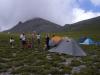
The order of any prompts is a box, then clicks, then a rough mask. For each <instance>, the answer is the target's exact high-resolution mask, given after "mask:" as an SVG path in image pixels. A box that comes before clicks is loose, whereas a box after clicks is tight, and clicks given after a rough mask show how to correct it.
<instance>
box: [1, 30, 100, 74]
mask: <svg viewBox="0 0 100 75" xmlns="http://www.w3.org/2000/svg"><path fill="white" fill-rule="evenodd" d="M84 33H85V34H84ZM74 34H75V35H74ZM44 35H45V34H44V33H42V40H43V41H44ZM56 35H60V36H66V37H69V38H73V39H74V40H78V39H79V38H80V36H82V35H84V36H87V35H88V37H92V38H93V39H94V40H96V41H99V40H100V38H98V37H100V35H99V33H96V34H95V33H94V34H93V33H90V32H89V33H88V32H81V33H80V32H64V33H56ZM76 35H77V36H76ZM10 36H13V37H14V38H15V40H16V47H15V48H10V47H9V42H8V40H9V37H10ZM27 36H29V34H28V33H27ZM18 37H19V34H18V33H10V34H8V33H0V74H1V75H71V74H72V75H99V74H100V46H96V45H80V47H81V48H82V49H83V50H84V52H86V54H87V56H83V57H80V56H79V57H77V56H72V55H68V54H64V53H55V52H53V53H52V52H49V51H48V50H44V49H43V45H44V42H42V44H41V48H39V49H38V48H37V44H36V45H35V48H34V49H24V50H23V49H21V48H20V47H19V38H18ZM29 38H30V36H29ZM5 39H6V40H5Z"/></svg>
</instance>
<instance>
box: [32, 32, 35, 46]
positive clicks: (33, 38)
mask: <svg viewBox="0 0 100 75" xmlns="http://www.w3.org/2000/svg"><path fill="white" fill-rule="evenodd" d="M34 40H35V32H33V33H32V48H34Z"/></svg>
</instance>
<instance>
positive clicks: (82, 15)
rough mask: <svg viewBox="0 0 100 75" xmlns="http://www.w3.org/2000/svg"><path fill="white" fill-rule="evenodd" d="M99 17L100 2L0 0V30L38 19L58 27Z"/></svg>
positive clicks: (98, 0) (87, 0) (77, 0)
mask: <svg viewBox="0 0 100 75" xmlns="http://www.w3.org/2000/svg"><path fill="white" fill-rule="evenodd" d="M97 16H100V0H0V30H6V29H8V28H11V27H13V26H14V25H16V24H17V23H18V22H19V21H23V22H24V21H27V20H29V19H32V18H36V17H40V18H44V19H47V20H50V21H52V22H54V23H57V24H59V25H65V24H71V23H75V22H78V21H81V20H85V19H89V18H93V17H97Z"/></svg>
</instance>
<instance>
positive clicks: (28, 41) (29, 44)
mask: <svg viewBox="0 0 100 75" xmlns="http://www.w3.org/2000/svg"><path fill="white" fill-rule="evenodd" d="M27 48H32V43H31V42H30V40H29V39H28V40H27Z"/></svg>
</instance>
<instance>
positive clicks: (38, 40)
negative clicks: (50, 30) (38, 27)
mask: <svg viewBox="0 0 100 75" xmlns="http://www.w3.org/2000/svg"><path fill="white" fill-rule="evenodd" d="M36 37H37V43H38V47H40V39H41V35H40V34H39V33H38V34H37V35H36Z"/></svg>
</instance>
